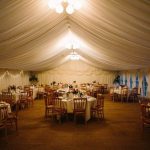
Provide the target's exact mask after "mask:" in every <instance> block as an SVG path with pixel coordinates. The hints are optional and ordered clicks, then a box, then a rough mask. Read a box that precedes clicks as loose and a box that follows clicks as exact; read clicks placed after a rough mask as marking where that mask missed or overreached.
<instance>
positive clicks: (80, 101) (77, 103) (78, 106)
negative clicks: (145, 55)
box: [73, 97, 87, 112]
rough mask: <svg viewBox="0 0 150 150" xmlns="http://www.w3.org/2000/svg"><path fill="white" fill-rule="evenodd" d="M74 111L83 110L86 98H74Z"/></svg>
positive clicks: (84, 109)
mask: <svg viewBox="0 0 150 150" xmlns="http://www.w3.org/2000/svg"><path fill="white" fill-rule="evenodd" d="M73 102H74V112H85V111H86V105H87V98H82V97H80V98H74V99H73Z"/></svg>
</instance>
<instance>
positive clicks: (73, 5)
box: [48, 0, 83, 14]
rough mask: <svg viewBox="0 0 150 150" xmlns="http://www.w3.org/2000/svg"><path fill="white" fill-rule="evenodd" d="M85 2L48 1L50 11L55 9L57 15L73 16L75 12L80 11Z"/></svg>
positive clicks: (70, 0) (69, 0)
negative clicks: (64, 13) (66, 14)
mask: <svg viewBox="0 0 150 150" xmlns="http://www.w3.org/2000/svg"><path fill="white" fill-rule="evenodd" d="M82 3H83V0H48V6H49V8H50V9H55V11H56V12H57V13H59V14H60V13H63V11H64V10H65V11H66V13H68V14H72V13H74V11H75V10H79V9H80V8H81V7H82Z"/></svg>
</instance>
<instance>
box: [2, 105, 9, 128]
mask: <svg viewBox="0 0 150 150" xmlns="http://www.w3.org/2000/svg"><path fill="white" fill-rule="evenodd" d="M7 117H8V106H6V105H5V104H2V105H0V126H2V125H3V123H4V122H5V121H7Z"/></svg>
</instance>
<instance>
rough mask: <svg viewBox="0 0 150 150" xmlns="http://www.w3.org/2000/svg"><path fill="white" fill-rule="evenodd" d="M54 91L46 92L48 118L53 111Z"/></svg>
mask: <svg viewBox="0 0 150 150" xmlns="http://www.w3.org/2000/svg"><path fill="white" fill-rule="evenodd" d="M53 100H54V97H53V93H45V94H44V101H45V117H46V118H47V117H48V116H52V112H53V108H54V105H53V103H54V102H53Z"/></svg>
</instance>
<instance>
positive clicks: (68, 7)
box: [66, 5, 74, 14]
mask: <svg viewBox="0 0 150 150" xmlns="http://www.w3.org/2000/svg"><path fill="white" fill-rule="evenodd" d="M66 12H67V13H68V14H72V13H73V12H74V8H73V6H72V5H68V6H67V8H66Z"/></svg>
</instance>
